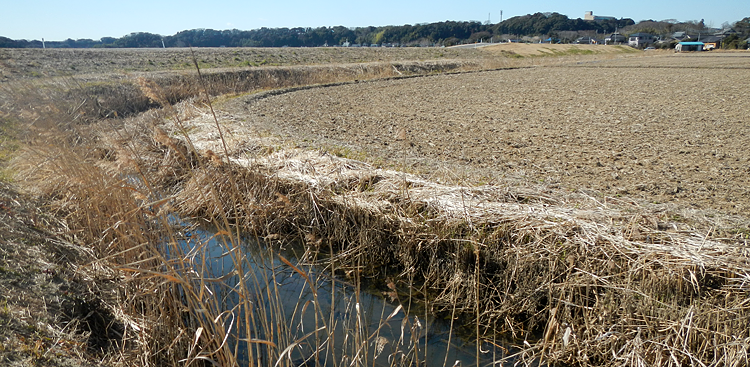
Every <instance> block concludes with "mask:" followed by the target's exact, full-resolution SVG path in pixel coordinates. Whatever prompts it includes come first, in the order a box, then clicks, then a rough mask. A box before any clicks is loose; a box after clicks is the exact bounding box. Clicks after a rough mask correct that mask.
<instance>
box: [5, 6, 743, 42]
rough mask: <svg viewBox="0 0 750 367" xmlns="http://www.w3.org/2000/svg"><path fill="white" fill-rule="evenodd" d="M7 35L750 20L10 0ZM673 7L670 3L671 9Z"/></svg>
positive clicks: (487, 9) (478, 9) (514, 9)
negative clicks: (586, 19)
mask: <svg viewBox="0 0 750 367" xmlns="http://www.w3.org/2000/svg"><path fill="white" fill-rule="evenodd" d="M3 2H4V4H2V5H0V36H4V37H9V38H12V39H27V40H32V39H37V40H39V39H42V38H44V39H45V40H51V41H62V40H65V39H67V38H72V39H79V38H90V39H95V40H97V39H100V38H101V37H122V36H124V35H126V34H129V33H131V32H150V33H156V34H160V35H164V36H166V35H173V34H175V33H177V32H179V31H182V30H187V29H195V28H211V29H216V30H224V29H235V28H236V29H241V30H250V29H257V28H261V27H269V28H279V27H320V26H337V25H342V26H346V27H360V26H369V25H373V26H383V25H403V24H416V23H431V22H439V21H445V20H455V21H468V20H477V21H482V22H484V21H486V20H487V18H488V16H489V17H490V19H491V21H492V23H497V22H498V21H500V11H501V10H502V12H503V19H508V18H510V17H513V16H518V15H525V14H530V13H536V12H558V13H561V14H565V15H567V16H568V17H570V18H583V13H584V12H585V11H587V10H591V11H593V12H594V14H596V15H608V16H614V17H617V18H632V19H633V20H635V21H636V22H638V21H641V20H646V19H653V20H664V19H677V20H678V21H688V20H696V21H698V20H701V19H704V20H705V23H706V24H707V25H711V26H714V27H720V26H721V25H722V24H723V23H724V22H729V23H734V22H736V21H738V20H741V19H742V18H744V17H748V16H750V1H749V0H724V1H716V2H706V1H697V0H683V1H679V2H661V1H646V0H628V1H610V2H603V1H578V2H560V1H552V0H528V1H513V2H507V3H506V2H502V1H487V0H464V1H447V0H430V1H427V0H418V1H409V0H406V1H404V0H401V1H399V0H379V1H370V2H365V3H363V2H361V1H352V0H348V1H344V0H325V1H309V0H266V1H258V0H241V1H240V0H224V1H211V0H202V1H196V0H181V1H176V0H166V1H159V0H151V1H149V0H130V1H122V0H120V1H111V0H97V1H94V0H71V1H60V0H21V1H19V0H3ZM668 4H669V5H668Z"/></svg>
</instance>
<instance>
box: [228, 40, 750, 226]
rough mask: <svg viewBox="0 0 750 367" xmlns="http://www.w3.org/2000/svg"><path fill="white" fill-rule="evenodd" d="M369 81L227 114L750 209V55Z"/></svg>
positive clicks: (340, 142)
mask: <svg viewBox="0 0 750 367" xmlns="http://www.w3.org/2000/svg"><path fill="white" fill-rule="evenodd" d="M653 55H654V56H653V57H639V58H625V59H622V58H620V59H615V60H598V61H594V62H580V63H577V64H573V65H566V66H560V67H540V68H524V69H516V70H502V71H489V72H478V73H470V74H457V75H438V76H429V77H421V78H416V79H396V80H386V81H374V82H361V83H353V84H348V85H343V86H335V87H330V88H315V89H309V90H301V91H295V92H291V93H286V94H281V95H274V96H269V97H267V98H257V96H249V97H244V98H238V99H235V100H232V101H230V102H228V103H226V104H225V105H223V106H222V108H223V109H225V110H226V111H228V112H231V113H233V114H235V115H237V116H239V117H241V118H242V119H244V120H246V121H248V122H251V123H253V124H254V125H255V126H256V127H257V128H258V129H259V130H266V131H268V132H269V133H272V134H278V135H281V136H283V137H285V138H287V139H289V140H291V141H294V142H296V143H297V144H299V145H301V146H309V147H328V148H329V149H330V148H337V149H338V150H339V151H340V152H344V153H342V154H345V155H349V156H351V157H354V158H358V159H364V160H367V161H370V162H375V163H378V164H380V165H382V166H389V167H394V166H398V167H404V166H406V168H407V169H409V170H412V171H416V172H419V173H423V174H425V175H432V177H433V178H435V177H436V176H439V175H440V174H438V173H439V172H445V171H449V172H452V173H451V174H452V175H455V176H454V178H458V179H460V180H465V181H468V182H473V183H484V182H490V183H496V184H497V183H502V182H504V181H511V182H519V180H520V181H521V182H528V183H543V184H548V185H553V187H560V188H563V189H565V190H594V191H597V192H601V193H604V194H605V195H607V196H612V197H629V198H632V199H634V200H636V201H638V202H639V203H673V204H677V205H679V206H683V207H688V208H693V209H701V210H718V211H720V212H724V213H728V214H734V215H743V216H744V215H746V213H747V212H748V211H749V210H750V191H749V190H750V189H749V187H750V153H748V150H747V148H746V147H747V146H748V145H750V120H749V118H750V116H749V115H748V107H747V102H746V101H745V100H744V99H745V97H744V96H747V95H748V94H750V86H748V83H747V82H746V81H747V80H748V79H749V78H750V54H748V53H711V54H707V53H705V54H690V55H683V54H680V55H675V54H665V53H654V54H653Z"/></svg>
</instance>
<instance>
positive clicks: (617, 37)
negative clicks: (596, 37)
mask: <svg viewBox="0 0 750 367" xmlns="http://www.w3.org/2000/svg"><path fill="white" fill-rule="evenodd" d="M625 42H628V38H627V37H625V36H623V35H621V34H619V33H617V32H615V33H612V34H610V35H609V36H607V37H606V38H604V44H605V45H621V44H623V43H625Z"/></svg>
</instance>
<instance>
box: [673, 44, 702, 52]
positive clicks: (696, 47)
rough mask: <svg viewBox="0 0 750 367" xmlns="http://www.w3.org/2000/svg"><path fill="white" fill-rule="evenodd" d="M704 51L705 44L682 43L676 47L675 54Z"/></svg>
mask: <svg viewBox="0 0 750 367" xmlns="http://www.w3.org/2000/svg"><path fill="white" fill-rule="evenodd" d="M685 51H703V42H680V43H678V44H677V45H676V46H675V47H674V52H685Z"/></svg>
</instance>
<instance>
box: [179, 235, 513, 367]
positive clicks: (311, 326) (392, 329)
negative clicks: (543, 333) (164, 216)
mask: <svg viewBox="0 0 750 367" xmlns="http://www.w3.org/2000/svg"><path fill="white" fill-rule="evenodd" d="M186 234H187V236H186V239H185V240H184V241H183V242H182V244H183V247H184V250H185V252H186V253H188V254H192V256H191V257H192V258H193V266H194V268H195V270H196V271H197V272H198V273H203V274H205V275H206V276H209V277H213V278H223V280H222V282H219V283H214V284H213V285H212V286H211V287H210V289H211V290H212V292H213V293H214V295H215V297H216V299H217V301H218V302H217V303H218V305H219V306H218V307H219V308H221V309H223V310H225V311H226V310H234V311H233V312H234V313H236V314H237V315H236V317H233V319H234V320H246V319H248V318H246V317H245V316H246V315H245V312H246V310H247V309H246V308H244V307H240V308H236V307H235V306H236V305H237V304H238V300H239V299H240V296H239V295H238V290H239V291H240V292H239V293H242V294H243V295H244V297H243V298H245V299H249V300H251V302H252V304H253V311H252V314H253V315H252V316H253V318H254V320H255V322H254V323H253V325H252V326H251V327H249V328H246V327H245V326H246V325H244V324H243V322H242V321H236V322H234V325H233V328H234V330H233V331H234V334H233V336H232V337H230V338H229V342H230V343H233V345H234V346H237V347H238V355H239V359H240V360H244V361H246V362H247V361H248V359H249V358H252V359H253V360H255V362H256V364H257V365H269V366H275V365H279V366H301V365H304V366H315V365H319V366H342V365H344V366H347V365H350V364H351V363H352V361H353V360H354V359H358V360H359V363H355V364H354V365H367V366H392V365H396V366H422V365H424V366H458V365H461V366H470V365H476V364H477V362H478V363H479V365H480V366H489V365H493V364H494V361H497V360H498V359H500V358H502V357H504V354H503V350H507V348H508V347H507V346H501V345H499V344H498V343H493V342H482V343H481V345H480V351H481V352H480V353H479V358H477V345H476V343H474V342H472V341H469V340H467V339H465V338H462V337H461V336H459V335H457V333H456V332H455V330H456V329H458V328H459V327H460V326H461V325H459V324H458V323H459V321H455V322H454V324H453V325H451V323H450V320H445V319H440V318H436V317H433V316H429V315H428V316H427V317H426V318H425V315H424V314H421V315H416V314H414V313H410V312H408V310H409V309H410V308H411V307H410V305H408V304H399V303H398V302H392V301H389V300H387V299H386V298H384V297H383V294H384V292H383V291H382V290H373V289H369V290H362V289H358V287H357V286H356V285H355V284H353V283H351V282H348V281H344V280H341V279H336V278H334V277H331V276H330V275H329V274H330V270H329V271H328V274H326V273H324V272H323V269H322V268H319V267H315V266H302V265H299V264H298V263H297V261H296V260H295V258H294V256H293V253H291V252H290V251H286V252H284V253H285V255H282V256H283V257H284V259H286V260H287V261H289V262H290V263H291V264H292V265H293V266H294V267H295V268H296V269H295V268H293V267H292V266H289V264H287V263H286V262H284V261H283V260H281V259H280V257H279V254H277V253H274V252H273V251H271V250H270V248H269V247H268V246H266V244H264V243H263V242H261V241H258V240H255V239H246V240H243V242H242V245H241V246H240V247H239V248H235V249H234V251H238V252H234V253H232V252H231V251H228V250H227V249H231V248H232V246H231V245H229V244H226V243H225V241H223V237H222V236H217V235H216V234H215V233H212V232H210V231H204V230H199V231H190V232H186ZM196 250H198V251H196ZM191 251H192V252H191ZM240 252H241V253H240ZM240 254H241V255H244V256H242V259H243V260H242V261H237V260H236V259H237V258H238V256H236V255H240ZM239 267H241V268H242V270H241V271H239V272H238V271H236V269H238V268H239ZM240 273H241V274H243V275H242V277H240V276H239V275H238V274H240ZM305 277H307V278H308V279H305ZM241 279H242V280H241ZM311 285H312V288H311ZM243 286H244V287H246V289H245V290H242V289H243ZM422 312H423V311H422ZM237 330H239V331H237ZM245 330H251V331H250V333H251V335H249V338H248V335H247V334H248V333H247V332H246V331H245ZM316 330H318V332H317V333H316V332H315V331H316ZM247 339H260V340H271V341H273V342H274V343H275V344H277V353H276V355H278V353H279V352H281V351H282V350H285V349H286V348H287V346H290V345H294V347H292V348H290V349H289V350H288V353H285V354H284V353H282V354H283V357H282V358H281V361H279V359H278V358H275V357H273V355H272V354H271V353H269V352H268V350H266V349H264V348H268V347H267V346H265V345H262V344H252V346H251V348H253V349H252V350H250V351H248V349H247V348H248V344H247V343H246V342H244V341H242V340H247ZM315 346H318V351H317V353H316V352H315V350H316V348H315ZM365 346H366V347H365ZM251 356H252V357H251ZM271 359H276V360H271ZM316 360H317V363H316ZM305 361H306V362H305ZM277 363H278V364H277Z"/></svg>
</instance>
